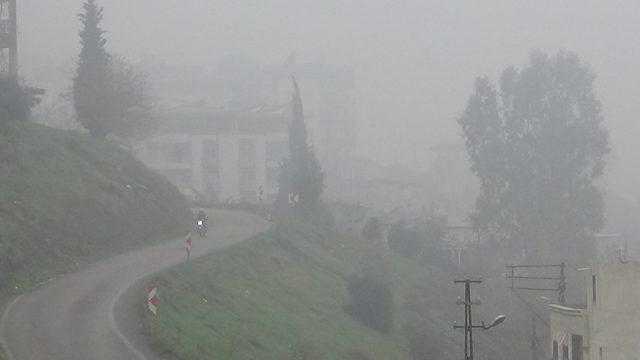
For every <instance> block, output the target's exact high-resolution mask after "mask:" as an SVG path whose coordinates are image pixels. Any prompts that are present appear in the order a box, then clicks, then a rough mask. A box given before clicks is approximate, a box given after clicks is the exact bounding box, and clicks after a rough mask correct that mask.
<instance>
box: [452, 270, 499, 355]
mask: <svg viewBox="0 0 640 360" xmlns="http://www.w3.org/2000/svg"><path fill="white" fill-rule="evenodd" d="M453 283H454V284H464V301H463V300H462V299H460V298H459V299H458V301H457V302H456V304H458V305H464V325H457V324H456V323H455V322H454V323H453V328H454V329H464V360H473V329H482V330H488V329H491V328H492V327H495V326H498V325H499V324H501V323H502V322H503V321H504V320H505V319H506V318H507V317H506V316H505V315H500V316H498V317H496V318H495V319H494V320H493V321H492V322H491V324H490V325H489V326H487V325H485V323H484V321H483V322H481V323H480V325H477V324H476V325H474V324H473V319H472V314H471V307H472V306H473V305H480V301H479V300H476V301H471V284H480V283H482V279H477V280H474V279H465V280H454V281H453Z"/></svg>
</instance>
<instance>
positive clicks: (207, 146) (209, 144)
mask: <svg viewBox="0 0 640 360" xmlns="http://www.w3.org/2000/svg"><path fill="white" fill-rule="evenodd" d="M202 161H203V162H204V163H205V164H211V165H213V164H215V165H217V164H218V162H219V161H220V148H219V145H218V141H216V140H204V141H203V142H202Z"/></svg>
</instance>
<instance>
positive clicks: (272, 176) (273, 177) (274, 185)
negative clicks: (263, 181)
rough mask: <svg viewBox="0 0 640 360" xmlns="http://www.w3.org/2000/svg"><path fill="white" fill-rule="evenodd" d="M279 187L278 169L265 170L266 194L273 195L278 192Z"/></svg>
mask: <svg viewBox="0 0 640 360" xmlns="http://www.w3.org/2000/svg"><path fill="white" fill-rule="evenodd" d="M279 185H280V169H279V168H268V169H267V193H268V194H275V193H277V192H278V187H279Z"/></svg>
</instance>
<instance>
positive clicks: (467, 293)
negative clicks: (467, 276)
mask: <svg viewBox="0 0 640 360" xmlns="http://www.w3.org/2000/svg"><path fill="white" fill-rule="evenodd" d="M464 288H465V298H466V301H465V302H466V305H467V308H468V309H469V310H467V311H468V312H469V323H468V324H467V329H468V331H469V360H473V320H472V319H471V281H470V280H467V281H466V283H465V286H464Z"/></svg>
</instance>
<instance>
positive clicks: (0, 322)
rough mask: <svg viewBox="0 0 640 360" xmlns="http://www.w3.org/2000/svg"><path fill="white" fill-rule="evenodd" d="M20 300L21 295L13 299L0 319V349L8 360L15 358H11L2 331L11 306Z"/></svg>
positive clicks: (14, 359) (11, 355)
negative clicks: (0, 348)
mask: <svg viewBox="0 0 640 360" xmlns="http://www.w3.org/2000/svg"><path fill="white" fill-rule="evenodd" d="M21 298H22V295H18V296H17V297H16V298H15V299H13V301H12V302H11V303H10V304H9V305H7V307H6V308H5V309H4V312H3V313H2V319H0V347H2V349H3V350H4V353H5V355H7V358H8V360H16V358H15V356H13V354H12V353H11V350H9V345H8V344H7V340H6V339H5V338H4V336H5V335H4V329H5V327H6V325H7V318H8V317H9V311H11V308H12V307H13V305H15V304H16V303H17V302H18V300H20V299H21Z"/></svg>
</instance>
